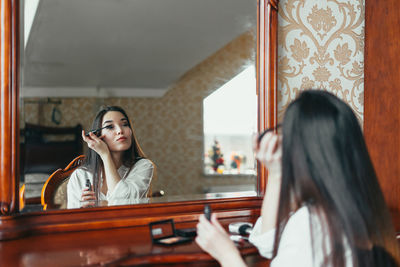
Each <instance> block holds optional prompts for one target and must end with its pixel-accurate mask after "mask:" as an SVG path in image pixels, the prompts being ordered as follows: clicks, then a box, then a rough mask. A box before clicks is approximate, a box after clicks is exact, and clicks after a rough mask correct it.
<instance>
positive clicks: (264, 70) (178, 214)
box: [0, 0, 278, 240]
mask: <svg viewBox="0 0 400 267" xmlns="http://www.w3.org/2000/svg"><path fill="white" fill-rule="evenodd" d="M254 1H255V0H254ZM0 3H1V5H0V8H1V9H0V29H1V33H0V34H1V36H0V39H1V44H0V51H1V55H0V56H1V92H0V108H1V109H0V127H1V128H0V142H1V143H0V205H1V206H0V209H1V211H0V212H1V214H2V215H3V216H0V240H4V239H13V238H20V237H23V236H26V235H32V234H44V233H57V232H65V231H86V230H93V229H109V228H121V227H129V226H135V225H147V224H148V223H149V222H150V221H154V220H159V219H161V218H162V219H166V218H174V220H175V221H177V222H186V221H187V222H190V221H195V220H197V218H198V215H199V214H201V213H203V205H204V203H210V204H211V206H212V209H213V211H214V212H215V213H217V214H218V215H219V216H220V217H222V218H235V217H241V218H242V217H252V218H253V217H254V216H258V215H259V213H260V207H261V202H262V199H261V197H244V198H234V199H215V200H199V201H187V202H175V203H164V204H146V205H144V204H141V205H133V206H115V207H107V208H91V209H82V210H79V209H75V210H55V211H46V212H32V213H27V214H20V213H19V211H18V190H19V182H18V181H19V171H18V170H19V151H18V149H19V146H18V145H17V144H19V108H18V102H19V87H18V82H19V47H20V46H19V38H18V37H19V25H18V23H19V16H18V14H19V0H0ZM277 3H278V1H277V0H269V1H267V0H258V15H257V16H258V35H257V51H258V56H257V93H258V96H259V122H258V126H259V129H260V130H263V129H265V128H267V127H272V126H275V125H276V123H277V104H276V95H277V94H276V89H277V86H276V81H277V79H276V75H277V59H276V58H277V44H276V42H277V23H278V21H277V17H278V14H277V8H278V5H277ZM259 171H260V175H259V179H258V180H259V181H258V191H259V193H260V195H261V194H263V192H264V191H265V185H266V183H265V181H266V173H265V170H264V169H262V170H259Z"/></svg>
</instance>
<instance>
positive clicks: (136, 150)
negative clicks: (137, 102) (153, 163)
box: [83, 106, 146, 193]
mask: <svg viewBox="0 0 400 267" xmlns="http://www.w3.org/2000/svg"><path fill="white" fill-rule="evenodd" d="M110 111H117V112H120V113H121V114H122V115H123V116H124V117H125V118H126V119H127V121H128V126H129V128H130V129H131V130H132V145H131V147H130V148H129V149H128V150H126V151H124V153H123V156H122V163H123V164H124V165H125V166H127V167H130V168H131V167H132V166H133V165H134V164H135V163H136V162H137V161H138V160H140V159H142V158H146V156H145V154H144V153H143V150H142V148H141V147H140V145H139V143H138V141H137V138H136V135H135V131H134V129H133V128H132V124H131V121H130V120H129V118H128V115H127V114H126V112H125V110H123V109H122V108H121V107H118V106H106V107H103V108H102V109H101V110H100V111H99V112H98V113H97V115H96V117H95V118H94V121H93V123H92V130H96V129H100V128H101V127H102V122H103V117H104V115H105V114H106V113H107V112H110ZM83 167H84V168H86V169H87V170H88V171H90V172H91V173H93V186H94V188H95V190H96V192H97V193H98V192H99V188H98V187H99V185H100V183H99V177H101V173H102V172H103V161H102V160H101V158H100V156H99V155H98V154H97V153H96V152H95V151H94V150H92V149H90V148H88V150H87V152H86V156H85V162H84V164H83Z"/></svg>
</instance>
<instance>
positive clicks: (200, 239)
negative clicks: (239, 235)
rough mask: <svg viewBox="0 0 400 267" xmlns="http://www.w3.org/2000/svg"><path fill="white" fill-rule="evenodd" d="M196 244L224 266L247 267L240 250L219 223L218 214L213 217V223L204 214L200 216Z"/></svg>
mask: <svg viewBox="0 0 400 267" xmlns="http://www.w3.org/2000/svg"><path fill="white" fill-rule="evenodd" d="M196 243H197V244H198V245H199V246H200V247H201V248H202V249H203V250H204V251H206V252H207V253H209V254H210V255H211V256H212V257H213V258H215V259H216V260H217V261H218V262H219V263H220V264H221V265H222V266H246V265H245V264H244V262H243V259H242V258H241V256H240V253H239V250H238V249H237V248H236V246H235V244H234V243H233V241H232V240H231V239H230V238H229V235H228V233H227V232H226V231H225V229H224V228H223V227H222V226H221V224H220V223H219V222H218V220H217V216H216V214H212V215H211V221H208V220H207V219H206V217H205V216H204V215H203V214H201V215H200V217H199V223H198V224H197V237H196Z"/></svg>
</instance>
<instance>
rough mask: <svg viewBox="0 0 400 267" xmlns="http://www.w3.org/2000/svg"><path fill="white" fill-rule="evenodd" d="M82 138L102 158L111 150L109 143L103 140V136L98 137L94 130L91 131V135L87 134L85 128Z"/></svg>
mask: <svg viewBox="0 0 400 267" xmlns="http://www.w3.org/2000/svg"><path fill="white" fill-rule="evenodd" d="M82 139H83V141H85V142H86V143H87V145H88V147H89V148H90V149H93V150H94V151H96V153H97V154H99V156H100V157H102V158H103V156H105V155H107V154H108V153H109V152H110V150H109V149H108V146H107V144H106V143H105V142H104V141H103V140H102V136H100V137H98V136H97V135H95V134H94V133H92V132H90V133H89V136H86V135H85V131H84V130H83V131H82Z"/></svg>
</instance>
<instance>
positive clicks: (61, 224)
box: [0, 0, 278, 238]
mask: <svg viewBox="0 0 400 267" xmlns="http://www.w3.org/2000/svg"><path fill="white" fill-rule="evenodd" d="M1 1H2V3H3V2H4V3H5V4H4V7H5V9H4V10H5V12H6V16H2V17H1V25H2V26H3V25H4V27H2V34H3V35H2V36H5V37H4V39H2V50H1V51H2V55H1V58H2V66H1V67H2V70H4V71H3V72H2V81H3V82H2V88H1V90H2V91H1V99H2V103H3V104H4V105H2V113H1V122H2V125H3V127H2V129H3V130H2V131H1V132H0V135H1V136H0V137H1V141H2V146H1V151H2V153H1V164H2V169H1V176H0V179H1V180H0V183H1V184H0V190H1V192H2V194H1V196H0V198H1V214H2V215H3V216H2V217H0V218H1V220H2V227H1V229H0V230H1V231H0V233H1V238H13V237H16V236H21V235H24V234H25V233H26V231H28V230H29V231H32V230H33V231H35V232H36V233H45V232H46V233H47V232H54V231H56V232H57V231H64V230H65V231H74V230H79V229H99V228H109V227H123V226H127V225H141V224H144V223H147V222H148V221H149V220H151V219H152V218H153V219H154V218H161V217H162V218H164V217H165V216H166V215H168V216H173V215H174V214H175V215H176V216H178V217H179V218H180V219H179V220H181V221H186V220H193V219H194V218H195V217H193V216H194V215H195V214H197V213H199V212H201V210H202V206H203V203H204V202H209V203H215V207H214V208H215V210H216V212H218V211H220V212H221V213H222V212H225V213H224V214H225V215H224V216H228V217H229V216H238V215H249V214H253V211H252V210H253V209H258V208H259V205H260V200H261V198H260V194H262V192H263V190H264V188H265V179H266V174H265V170H264V169H263V168H262V167H261V166H258V165H257V163H256V161H255V160H254V158H252V157H253V155H252V152H251V141H250V140H251V135H252V134H253V133H254V132H255V131H257V130H262V129H264V128H267V127H271V126H274V124H276V30H277V3H278V1H256V0H246V1H243V0H235V1H232V0H221V1H211V0H207V1H199V0H162V1H161V0H123V1H117V0H112V1H110V0H95V1H93V0H72V1H64V0H25V1H22V0H20V1H18V0H1ZM244 97H246V98H247V99H246V101H244ZM238 99H240V100H241V101H238ZM244 102H247V104H245V103H244ZM210 103H212V105H211V104H210ZM218 103H220V109H218ZM228 103H230V106H231V107H230V108H232V106H233V107H235V106H236V110H234V109H231V110H234V111H239V112H236V113H234V112H233V111H232V112H229V108H228V106H229V105H228ZM232 103H233V104H232ZM104 105H118V106H121V107H123V108H124V109H125V110H126V111H127V113H128V115H129V117H130V118H131V120H132V123H133V128H134V130H135V132H136V135H137V138H138V139H139V143H140V145H141V146H142V148H143V150H144V151H145V153H146V154H147V156H148V157H149V158H150V159H151V160H152V161H153V162H154V163H155V164H156V166H157V179H155V181H154V183H153V184H152V190H153V191H155V192H157V191H164V192H165V195H164V196H161V197H152V198H149V199H146V200H144V201H142V202H141V203H137V205H129V206H127V205H125V204H127V203H122V204H124V206H113V207H95V208H91V209H74V210H68V209H62V210H48V211H42V210H40V209H35V208H32V209H25V210H21V211H20V205H19V196H20V185H22V184H25V197H26V199H35V198H36V200H37V199H38V196H39V192H40V190H41V187H42V184H43V182H44V181H45V180H46V179H47V177H48V175H49V174H51V173H52V172H53V171H54V169H55V168H63V167H65V165H66V164H68V163H69V161H71V160H72V159H73V157H74V156H71V155H75V154H73V153H75V152H73V153H72V154H71V155H69V154H68V153H69V152H68V153H67V152H66V150H65V145H66V144H67V146H68V145H69V144H72V143H75V145H76V147H77V148H76V149H77V152H76V153H77V154H76V155H77V156H78V155H79V154H81V153H83V152H84V151H85V149H86V148H85V147H86V146H85V144H82V143H80V142H81V141H80V140H77V139H76V138H75V137H76V136H77V135H76V133H74V132H68V134H66V135H65V136H63V135H62V134H59V132H58V133H57V135H56V136H53V135H52V134H46V133H45V134H42V133H40V132H39V135H40V136H39V137H38V132H37V131H36V130H38V129H39V131H40V129H44V128H51V129H61V130H62V129H72V128H74V129H80V128H79V127H82V128H83V129H85V130H89V129H90V127H91V123H92V120H93V119H94V116H95V114H96V112H97V111H98V110H99V108H100V107H102V106H104ZM223 111H224V112H223ZM240 111H242V112H240ZM213 113H214V114H213ZM238 114H239V115H240V114H250V115H246V116H251V118H249V120H248V121H246V125H242V124H244V123H241V121H243V120H240V118H238V116H239V115H238ZM213 115H214V116H213ZM230 115H231V117H229V116H230ZM235 118H236V120H235ZM224 123H228V124H226V125H231V126H232V128H231V129H233V130H232V132H233V134H232V136H229V131H225V132H223V133H222V132H221V130H220V129H217V128H218V127H217V128H212V125H219V126H220V125H223V124H224ZM233 124H236V125H233ZM233 126H234V127H233ZM75 127H78V128H75ZM227 127H228V126H227ZM222 128H226V127H222ZM5 129H7V130H5ZM31 129H34V130H33V131H32V130H31ZM219 134H220V135H219ZM35 142H40V145H39V146H38V143H35ZM60 144H63V145H64V148H63V147H62V146H60ZM35 146H36V149H37V150H34V149H31V148H32V147H35ZM55 146H58V147H55ZM216 146H217V147H219V153H221V155H223V156H224V164H223V166H222V167H223V168H218V167H221V166H217V168H214V167H213V166H212V162H211V163H210V159H212V155H210V154H209V153H208V152H209V151H211V150H212V149H213V148H214V147H216ZM63 149H64V150H63ZM35 151H36V152H35ZM52 151H53V153H52ZM55 151H57V153H54V152H55ZM62 151H64V152H62ZM40 155H41V156H40ZM60 155H61V156H60ZM55 159H57V160H55ZM47 160H50V161H47ZM55 162H56V163H55ZM60 162H61V163H60ZM55 164H59V165H58V166H55ZM3 193H4V194H3ZM33 203H34V202H33ZM38 206H40V205H38ZM144 207H146V208H145V209H144ZM238 210H240V211H238ZM24 211H25V212H24ZM87 212H90V214H91V216H87ZM20 213H22V215H21V214H20ZM4 215H6V216H4ZM82 227H83V228H82Z"/></svg>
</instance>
